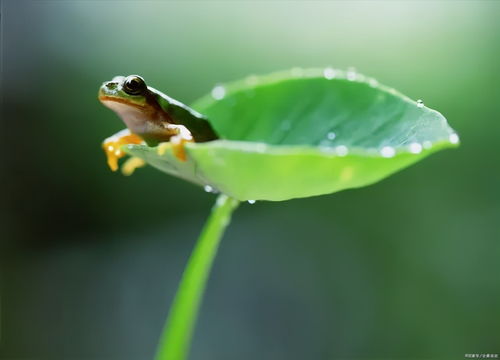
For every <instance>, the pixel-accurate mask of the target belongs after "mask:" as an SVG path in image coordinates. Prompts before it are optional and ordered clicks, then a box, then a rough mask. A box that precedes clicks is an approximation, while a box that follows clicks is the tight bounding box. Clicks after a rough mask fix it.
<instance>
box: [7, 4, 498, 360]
mask: <svg viewBox="0 0 500 360" xmlns="http://www.w3.org/2000/svg"><path fill="white" fill-rule="evenodd" d="M1 6H2V8H1V11H2V14H1V20H2V29H1V35H2V48H1V56H2V71H1V77H2V92H1V93H2V98H3V106H2V131H1V134H2V140H3V141H2V145H3V148H4V151H2V157H3V159H2V186H1V189H2V191H3V196H2V198H3V199H4V200H2V202H1V203H2V209H1V210H2V216H1V217H0V218H1V226H2V230H1V231H2V235H1V237H2V247H1V267H2V271H1V281H2V283H1V299H0V303H1V333H0V354H1V355H0V357H1V358H2V359H69V358H71V359H123V360H129V359H130V360H135V359H152V357H153V354H154V351H155V347H156V343H157V340H158V336H159V334H160V331H161V328H162V326H163V322H164V320H165V316H166V314H167V311H168V307H169V304H170V302H171V300H172V297H173V294H174V291H175V289H176V286H177V283H178V281H179V279H180V275H181V273H182V270H183V266H184V264H185V262H186V260H187V257H188V255H189V253H190V250H191V248H192V246H193V244H194V241H195V239H196V236H197V234H198V232H199V230H200V229H201V226H202V224H203V221H204V219H205V217H206V216H207V214H208V212H209V209H210V207H211V204H212V202H213V201H214V196H213V195H211V194H207V193H204V192H203V191H202V190H201V189H199V188H197V187H195V186H193V185H191V184H188V183H185V182H183V181H181V180H179V179H176V178H172V177H169V176H167V175H165V174H163V173H160V172H159V171H156V170H154V169H152V168H146V169H143V170H140V171H138V172H137V173H136V174H134V176H132V177H129V178H126V177H123V176H121V175H120V174H115V173H111V172H110V171H109V170H108V169H107V167H106V164H105V159H104V154H103V153H102V151H101V148H100V143H101V141H102V140H103V139H104V138H105V137H107V136H109V135H110V134H112V133H114V132H116V131H117V130H119V129H121V128H123V124H122V123H121V121H120V120H119V119H118V118H117V117H116V116H115V115H114V114H113V113H112V112H111V111H109V110H108V109H106V108H104V107H103V106H102V105H101V104H99V102H98V101H97V100H96V93H97V89H98V87H99V86H100V84H101V83H102V82H103V81H105V80H109V79H111V78H112V77H113V76H115V75H119V74H122V75H128V74H133V73H136V74H141V75H142V76H144V78H145V79H146V81H148V83H149V84H151V85H152V86H154V87H156V88H159V89H160V90H162V91H164V92H166V93H167V94H169V95H170V96H172V97H174V98H177V99H179V100H180V101H183V102H186V103H188V104H189V103H191V102H193V101H194V100H195V99H196V98H198V97H200V96H202V95H203V94H205V93H207V92H208V91H210V89H211V88H212V86H213V85H214V84H216V83H218V82H224V81H230V80H235V79H238V78H241V77H245V76H247V75H250V74H253V73H257V74H261V73H268V72H272V71H275V70H281V69H287V68H291V67H295V66H300V67H317V66H334V67H339V68H344V69H345V68H347V67H348V66H354V67H356V68H357V69H358V70H359V71H360V72H362V73H364V74H367V75H370V76H374V77H376V78H377V79H378V80H379V81H380V82H382V83H384V84H387V85H390V86H393V87H395V88H396V89H398V90H400V91H402V92H403V93H405V94H406V95H408V96H410V97H412V98H413V99H418V98H422V99H423V100H424V101H425V104H426V105H427V106H429V107H431V108H435V109H437V110H439V111H440V112H442V113H443V114H444V115H445V116H446V117H447V118H448V120H449V122H450V124H451V126H452V127H453V128H455V129H456V130H457V131H458V133H459V134H460V135H461V139H462V145H461V147H460V148H459V149H458V150H447V151H444V152H442V153H439V154H436V155H433V156H431V157H430V158H428V159H426V160H424V161H423V162H421V163H419V164H417V165H415V166H412V167H410V168H408V169H406V170H404V171H402V172H400V173H398V174H396V175H394V176H392V177H390V178H388V179H386V180H384V181H382V182H380V183H378V184H376V185H373V186H370V187H367V188H362V189H358V190H349V191H344V192H341V193H337V194H333V195H328V196H322V197H315V198H308V199H300V200H293V201H287V202H281V203H270V202H259V203H257V204H255V205H248V204H244V205H242V206H241V208H240V209H238V211H237V212H236V214H235V216H234V219H233V223H232V225H231V227H230V229H229V230H228V232H227V234H226V237H225V239H224V240H223V242H222V246H221V249H220V252H219V255H218V257H217V259H216V263H215V267H214V269H213V272H212V275H211V279H210V282H209V285H208V289H207V293H206V298H205V301H204V303H203V306H202V310H201V315H200V318H199V322H198V326H197V329H196V333H195V336H194V342H193V347H192V351H191V359H193V360H197V359H198V360H201V359H217V360H219V359H376V358H380V359H382V358H385V359H387V358H401V359H403V358H404V359H410V358H411V359H414V358H449V359H463V358H464V354H465V353H499V352H500V322H499V321H498V320H499V319H500V276H499V274H500V262H499V258H500V188H499V184H500V166H499V165H500V161H499V152H498V146H499V140H498V139H499V134H500V116H499V114H500V106H499V100H500V91H499V87H498V83H499V80H500V76H499V68H498V65H499V58H500V2H498V1H484V2H481V1H463V2H459V1H453V2H452V1H443V2H430V1H429V2H411V1H404V2H403V1H401V2H396V1H388V2H382V1H367V2H362V1H355V2H340V1H339V2H309V1H308V2H306V1H304V2H286V1H277V2H243V1H242V2H229V1H227V2H226V1H223V2H209V1H200V2H189V1H182V2H181V1H179V2H174V1H172V2H148V1H143V2H121V1H107V2H104V1H101V2H97V1H51V2H46V1H31V2H30V1H14V0H12V1H2V3H1ZM304 171H307V169H304ZM283 181H286V179H284V180H283Z"/></svg>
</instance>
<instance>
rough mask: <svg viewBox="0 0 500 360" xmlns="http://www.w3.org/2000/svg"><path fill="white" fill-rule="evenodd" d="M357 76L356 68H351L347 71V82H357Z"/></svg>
mask: <svg viewBox="0 0 500 360" xmlns="http://www.w3.org/2000/svg"><path fill="white" fill-rule="evenodd" d="M356 77H357V74H356V68H354V67H352V66H351V67H349V68H348V69H347V80H349V81H354V80H356Z"/></svg>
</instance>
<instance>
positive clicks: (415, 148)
mask: <svg viewBox="0 0 500 360" xmlns="http://www.w3.org/2000/svg"><path fill="white" fill-rule="evenodd" d="M410 152H411V153H412V154H419V153H421V152H422V145H420V144H419V143H412V144H410Z"/></svg>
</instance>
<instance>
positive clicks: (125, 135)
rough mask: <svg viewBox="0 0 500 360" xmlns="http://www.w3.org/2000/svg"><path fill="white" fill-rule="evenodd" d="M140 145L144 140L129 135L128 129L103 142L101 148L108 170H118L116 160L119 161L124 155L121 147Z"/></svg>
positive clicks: (134, 135)
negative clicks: (104, 154)
mask: <svg viewBox="0 0 500 360" xmlns="http://www.w3.org/2000/svg"><path fill="white" fill-rule="evenodd" d="M142 143H144V140H143V139H142V138H141V137H140V136H138V135H136V134H133V133H131V132H130V130H129V129H124V130H122V131H119V132H117V133H116V134H114V135H112V136H110V137H109V138H107V139H106V140H104V142H103V143H102V148H103V149H104V152H105V153H106V158H107V161H108V165H109V167H110V169H111V170H113V171H116V170H118V159H121V158H122V157H124V156H125V155H126V154H125V153H124V152H123V150H122V149H121V147H122V146H123V145H129V144H142Z"/></svg>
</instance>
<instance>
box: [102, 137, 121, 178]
mask: <svg viewBox="0 0 500 360" xmlns="http://www.w3.org/2000/svg"><path fill="white" fill-rule="evenodd" d="M120 146H121V145H120V144H117V143H115V142H106V143H104V144H103V145H102V147H103V149H104V152H105V153H106V158H107V162H108V166H109V168H110V169H111V170H112V171H116V170H118V159H120V158H122V157H124V156H125V153H124V152H123V151H122V150H121V149H120Z"/></svg>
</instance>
